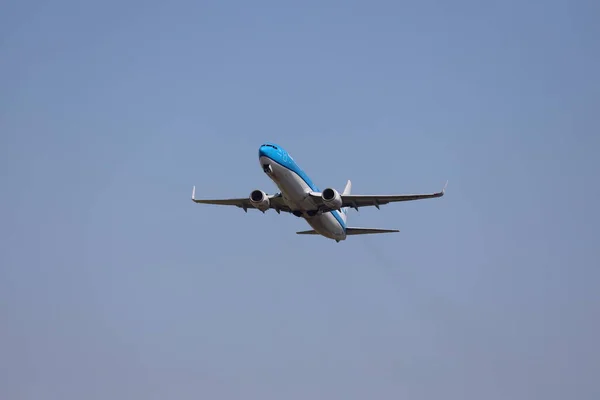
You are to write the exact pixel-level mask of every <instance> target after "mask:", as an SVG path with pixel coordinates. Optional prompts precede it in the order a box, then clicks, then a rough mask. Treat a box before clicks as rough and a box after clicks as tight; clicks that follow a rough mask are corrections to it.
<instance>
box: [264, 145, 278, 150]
mask: <svg viewBox="0 0 600 400" xmlns="http://www.w3.org/2000/svg"><path fill="white" fill-rule="evenodd" d="M263 146H267V147H272V148H274V149H275V150H279V149H278V148H277V147H276V146H273V145H272V144H263Z"/></svg>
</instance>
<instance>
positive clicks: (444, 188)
mask: <svg viewBox="0 0 600 400" xmlns="http://www.w3.org/2000/svg"><path fill="white" fill-rule="evenodd" d="M447 186H448V180H446V184H445V185H444V187H443V189H442V194H444V193H446V187H447Z"/></svg>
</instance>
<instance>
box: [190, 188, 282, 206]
mask: <svg viewBox="0 0 600 400" xmlns="http://www.w3.org/2000/svg"><path fill="white" fill-rule="evenodd" d="M268 197H269V203H270V205H269V208H271V209H274V210H275V211H277V212H280V211H284V212H291V210H290V208H289V207H288V206H287V205H286V204H285V202H284V201H283V197H282V196H281V194H280V193H277V194H272V195H269V196H268ZM192 201H193V202H194V203H200V204H214V205H220V206H236V207H239V208H242V209H244V211H246V212H248V209H256V208H255V207H254V206H253V205H252V203H250V198H248V197H242V198H232V199H197V198H196V187H195V186H194V188H193V189H192Z"/></svg>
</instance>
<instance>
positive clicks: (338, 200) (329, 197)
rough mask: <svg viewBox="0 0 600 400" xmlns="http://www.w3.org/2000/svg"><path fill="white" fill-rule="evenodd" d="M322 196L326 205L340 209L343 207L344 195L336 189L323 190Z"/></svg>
mask: <svg viewBox="0 0 600 400" xmlns="http://www.w3.org/2000/svg"><path fill="white" fill-rule="evenodd" d="M321 198H322V199H323V202H324V203H325V205H326V206H327V207H329V208H332V209H334V210H339V209H340V208H341V207H342V196H341V195H340V194H339V193H338V191H337V190H335V189H332V188H327V189H325V190H323V193H321Z"/></svg>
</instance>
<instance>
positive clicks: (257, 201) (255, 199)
mask: <svg viewBox="0 0 600 400" xmlns="http://www.w3.org/2000/svg"><path fill="white" fill-rule="evenodd" d="M250 203H251V204H252V206H254V208H258V209H259V210H260V211H262V212H265V211H267V210H268V209H269V207H270V206H271V202H270V201H269V197H268V196H267V194H266V193H265V192H263V191H262V190H258V189H257V190H253V191H252V193H250Z"/></svg>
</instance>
